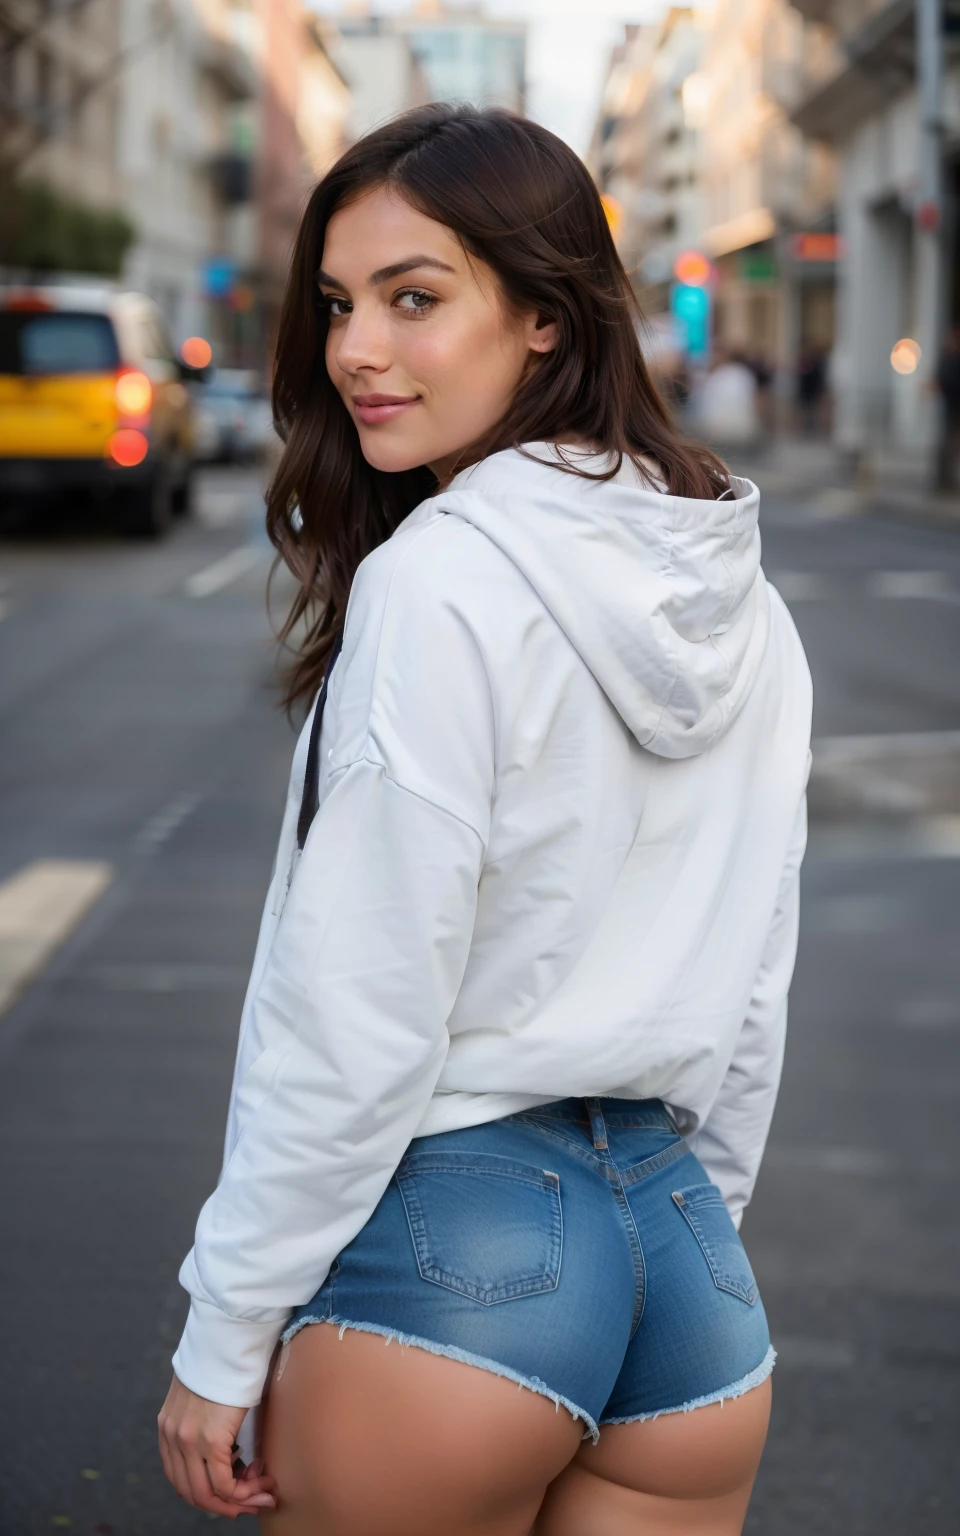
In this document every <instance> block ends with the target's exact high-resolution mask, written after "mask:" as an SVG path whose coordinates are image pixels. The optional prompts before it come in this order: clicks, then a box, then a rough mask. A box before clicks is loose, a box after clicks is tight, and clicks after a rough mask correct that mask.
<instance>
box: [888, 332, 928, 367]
mask: <svg viewBox="0 0 960 1536" xmlns="http://www.w3.org/2000/svg"><path fill="white" fill-rule="evenodd" d="M920 357H921V351H920V347H919V346H918V345H917V343H916V342H915V341H913V340H911V338H910V337H909V336H904V337H903V338H902V340H900V341H898V342H897V344H896V346H895V347H894V349H893V351H892V352H891V353H890V367H891V368H892V369H893V371H894V373H903V374H907V373H916V371H917V364H918V363H919V361H920Z"/></svg>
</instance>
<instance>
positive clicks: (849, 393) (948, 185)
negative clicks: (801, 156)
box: [794, 0, 960, 480]
mask: <svg viewBox="0 0 960 1536" xmlns="http://www.w3.org/2000/svg"><path fill="white" fill-rule="evenodd" d="M796 4H797V8H798V9H799V10H801V11H802V12H803V13H804V14H805V15H806V16H807V17H808V18H810V19H812V20H816V21H829V22H831V23H832V24H833V26H834V27H835V29H836V34H837V38H838V42H839V47H838V50H837V57H836V65H835V68H834V70H833V72H832V73H831V75H830V76H829V78H828V79H827V80H826V81H824V82H822V83H820V85H819V86H818V88H816V89H813V90H810V91H808V92H806V93H805V95H804V97H803V99H802V100H801V101H800V102H799V103H797V104H796V106H795V110H794V121H795V122H796V123H797V125H798V126H799V127H800V128H801V129H802V131H803V132H804V134H806V135H807V136H808V138H809V139H810V140H812V141H817V142H822V143H825V144H828V145H830V146H832V148H833V149H834V150H835V152H836V153H837V155H838V157H839V163H840V189H841V190H840V198H839V224H840V229H841V232H842V235H843V239H844V242H845V251H846V256H845V260H844V263H843V271H842V278H841V288H840V304H839V325H838V343H837V351H836V359H835V366H834V370H833V371H834V389H835V393H836V402H837V410H836V435H837V439H838V442H839V443H840V445H841V446H842V447H844V448H845V449H847V450H849V451H850V452H851V453H853V454H854V455H857V456H859V457H860V458H861V459H864V458H865V459H866V460H868V461H869V462H870V464H871V465H872V467H873V468H874V470H877V471H880V472H884V471H888V470H890V469H891V468H892V467H893V465H894V464H895V465H897V466H899V467H900V468H902V469H903V470H904V471H906V473H907V474H908V475H909V477H910V478H911V479H914V480H915V479H916V478H918V477H920V478H932V463H933V461H934V459H935V457H936V444H937V437H938V433H939V427H940V423H939V420H938V415H939V402H938V400H937V398H936V395H935V394H934V393H932V392H931V391H930V389H929V388H928V387H927V386H928V384H929V382H930V380H931V377H932V375H933V373H934V372H935V369H936V364H937V357H938V352H939V348H940V345H941V341H942V337H943V333H944V331H945V329H946V328H947V326H948V325H949V324H950V323H951V322H952V324H953V325H958V324H960V246H958V236H957V208H958V203H960V5H958V4H957V0H941V4H940V6H939V7H938V9H939V12H940V16H939V20H940V36H939V49H938V52H939V58H940V68H941V70H942V78H943V86H942V96H941V100H940V102H939V104H938V103H936V102H934V103H932V104H930V105H928V106H924V105H923V104H922V101H921V93H920V90H919V89H918V54H917V19H918V18H917V5H916V4H915V0H834V3H828V0H796ZM931 116H932V117H933V118H934V119H936V120H935V121H934V122H933V124H932V132H926V131H925V127H924V124H925V121H927V120H928V119H930V117H931ZM931 155H932V156H934V157H935V159H936V161H937V162H939V163H937V164H935V165H932V166H931V164H930V162H929V157H930V156H931ZM931 172H932V173H933V174H934V184H935V183H936V181H940V182H941V196H940V197H939V198H933V199H932V200H931V193H930V190H929V189H930V186H931V182H930V175H931ZM898 341H902V342H905V343H908V344H909V345H907V346H905V347H902V348H899V349H897V347H896V344H897V342H898Z"/></svg>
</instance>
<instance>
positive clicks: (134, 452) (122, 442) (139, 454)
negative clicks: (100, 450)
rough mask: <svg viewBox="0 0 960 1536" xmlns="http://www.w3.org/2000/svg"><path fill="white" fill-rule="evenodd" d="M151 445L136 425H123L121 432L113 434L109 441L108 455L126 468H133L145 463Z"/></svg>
mask: <svg viewBox="0 0 960 1536" xmlns="http://www.w3.org/2000/svg"><path fill="white" fill-rule="evenodd" d="M149 447H150V444H149V443H148V442H147V439H146V438H145V436H144V435H143V433H142V432H138V431H137V430H136V429H135V428H134V427H121V429H120V431H119V432H114V433H113V434H112V435H111V437H110V440H109V442H108V443H107V456H108V457H109V458H111V459H112V460H113V462H114V463H115V464H120V465H121V466H122V467H123V468H124V469H132V468H133V466H134V465H135V464H142V463H143V461H144V459H145V458H146V456H147V451H148V449H149Z"/></svg>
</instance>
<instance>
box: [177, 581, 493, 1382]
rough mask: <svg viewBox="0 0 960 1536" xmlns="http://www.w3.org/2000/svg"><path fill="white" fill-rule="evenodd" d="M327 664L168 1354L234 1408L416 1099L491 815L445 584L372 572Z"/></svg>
mask: <svg viewBox="0 0 960 1536" xmlns="http://www.w3.org/2000/svg"><path fill="white" fill-rule="evenodd" d="M385 563H386V562H385V561H382V562H380V565H381V566H383V565H384V564H385ZM394 564H395V562H394ZM386 575H387V576H393V577H395V576H396V571H395V570H394V569H393V568H392V567H391V568H389V569H388V570H387V572H386ZM385 585H386V591H384V586H385ZM394 629H397V630H398V631H399V639H394V635H393V631H394ZM337 671H340V672H341V676H340V677H339V678H337V675H336V671H335V673H334V674H333V677H332V679H331V704H332V705H333V708H332V710H331V715H332V717H333V719H332V722H331V730H330V733H329V734H328V730H327V721H326V720H325V722H324V733H323V738H322V741H323V746H324V758H325V761H326V763H327V766H328V777H327V781H326V786H325V789H324V792H323V798H322V803H321V806H320V810H319V812H318V814H317V816H316V818H315V820H314V823H313V826H312V828H311V830H310V834H309V836H308V838H307V842H306V846H305V848H304V851H303V853H302V855H301V857H300V860H299V863H298V865H297V867H296V870H295V873H294V876H293V880H292V882H291V886H290V891H289V894H288V897H287V900H286V904H285V907H284V910H283V913H282V915H281V918H280V922H279V925H278V929H277V934H276V939H275V941H274V944H273V947H272V950H271V953H270V956H269V958H268V961H267V964H266V967H265V971H264V975H263V979H262V981H261V983H260V985H259V987H258V989H257V993H256V997H255V1000H254V1004H253V1007H254V1009H255V1012H256V1015H257V1017H256V1029H257V1037H258V1039H259V1041H260V1042H263V1043H264V1045H265V1049H264V1050H263V1053H262V1055H261V1056H260V1057H259V1058H258V1060H257V1061H255V1062H254V1063H253V1066H252V1067H251V1069H250V1071H249V1072H248V1074H247V1077H248V1078H252V1079H253V1086H252V1087H248V1088H246V1089H245V1087H244V1084H243V1083H241V1084H240V1085H239V1088H238V1093H239V1095H240V1097H241V1099H243V1098H244V1094H245V1093H246V1094H247V1099H246V1106H245V1111H244V1112H242V1113H241V1119H240V1126H241V1129H240V1134H239V1139H238V1141H237V1143H236V1145H235V1147H234V1149H233V1151H232V1153H231V1155H230V1156H229V1158H228V1160H227V1162H226V1164H225V1166H224V1170H223V1173H222V1175H221V1179H220V1183H219V1185H218V1187H217V1189H216V1191H215V1192H214V1194H213V1195H211V1197H210V1199H209V1200H208V1201H207V1203H206V1204H205V1206H204V1207H203V1210H202V1212H201V1214H200V1218H199V1222H198V1225H197V1233H196V1241H195V1245H194V1248H193V1250H192V1251H191V1253H190V1254H189V1255H188V1257H187V1259H186V1261H185V1262H184V1265H183V1269H182V1271H181V1282H182V1284H183V1285H184V1286H185V1288H186V1289H187V1290H188V1291H189V1292H190V1295H191V1308H190V1315H189V1318H188V1321H187V1326H186V1330H185V1332H184V1335H183V1339H182V1341H181V1343H180V1347H179V1349H178V1351H177V1353H176V1356H175V1357H174V1368H175V1370H176V1372H177V1375H178V1376H179V1378H180V1379H181V1381H183V1382H184V1384H185V1385H186V1386H188V1387H189V1388H190V1389H191V1390H192V1391H194V1392H197V1393H199V1394H200V1395H201V1396H203V1397H206V1398H209V1399H211V1400H212V1401H214V1402H221V1403H227V1404H231V1405H234V1406H237V1407H249V1406H252V1405H254V1404H255V1403H257V1402H258V1401H259V1399H260V1396H261V1393H262V1389H263V1385H264V1380H265V1376H266V1372H267V1369H268V1366H269V1361H270V1357H271V1354H272V1352H273V1349H274V1346H275V1344H276V1341H277V1339H278V1337H279V1335H280V1333H281V1331H282V1328H283V1325H284V1323H285V1321H286V1319H287V1318H288V1316H289V1314H290V1312H291V1310H292V1309H293V1308H294V1307H296V1306H298V1305H300V1304H302V1303H303V1302H306V1301H308V1300H309V1299H310V1297H311V1296H312V1295H313V1294H314V1292H315V1291H316V1290H317V1289H318V1287H319V1286H320V1285H321V1284H322V1282H323V1280H324V1279H325V1278H326V1275H327V1272H328V1270H329V1268H330V1265H331V1263H332V1261H333V1259H334V1258H335V1257H336V1255H337V1253H339V1252H340V1250H341V1249H342V1248H343V1247H345V1245H346V1244H347V1243H349V1242H350V1241H351V1240H352V1238H353V1237H355V1236H356V1234H357V1233H358V1232H359V1231H360V1229H361V1228H362V1227H363V1226H364V1224H365V1223H366V1221H367V1220H368V1218H369V1216H370V1215H371V1213H372V1212H373V1210H374V1208H375V1206H376V1205H377V1202H378V1201H379V1199H380V1197H381V1196H382V1194H383V1192H384V1190H385V1189H386V1187H387V1184H388V1183H389V1181H390V1179H391V1177H392V1175H393V1173H394V1172H395V1170H396V1168H397V1165H398V1164H399V1162H400V1160H401V1158H402V1156H403V1153H404V1151H405V1149H406V1147H407V1145H408V1143H409V1141H410V1140H411V1138H412V1136H413V1134H414V1132H415V1131H416V1129H417V1126H418V1124H419V1122H420V1120H421V1118H422V1116H423V1114H424V1111H425V1109H426V1107H427V1104H428V1103H429V1100H430V1098H431V1095H432V1093H433V1089H434V1086H435V1084H436V1081H437V1078H438V1076H439V1074H440V1070H441V1068H442V1066H443V1063H444V1060H445V1058H446V1053H447V1048H448V1043H449V1037H448V1033H447V1027H446V1024H447V1018H448V1015H449V1013H450V1011H451V1008H452V1006H453V1002H454V1000H455V998H456V995H457V992H458V989H459V986H460V982H461V978H462V975H463V971H464V967H465V964H466V960H467V954H468V951H469V947H470V940H471V935H472V930H473V923H474V916H475V909H476V900H477V887H478V882H479V878H480V871H481V866H482V861H483V855H484V848H485V840H486V836H487V832H488V828H487V821H488V818H489V810H490V801H491V797H492V786H493V739H492V737H493V733H492V730H491V727H490V716H491V705H490V697H489V690H488V687H487V683H486V674H485V672H484V669H483V667H482V664H481V663H480V662H479V659H478V656H477V653H476V648H475V646H474V645H473V643H472V637H471V635H470V633H469V631H468V629H467V627H466V626H465V625H464V624H463V622H462V621H461V620H460V618H459V616H458V615H457V614H456V612H454V611H453V610H452V609H451V608H450V607H449V606H448V605H447V603H446V600H445V599H444V598H443V597H442V596H439V595H436V594H435V593H432V592H431V591H430V590H429V585H428V590H424V589H423V585H422V584H420V585H417V584H415V583H411V582H410V581H409V580H403V579H401V580H396V579H394V580H391V581H390V582H389V583H387V582H386V577H385V576H384V572H383V571H382V570H380V571H379V573H378V571H377V570H376V569H375V570H374V571H373V573H372V575H371V573H370V572H367V573H366V574H365V575H364V576H363V577H362V578H359V579H358V586H357V587H356V588H355V595H354V597H352V598H351V611H350V616H349V618H348V624H347V636H346V639H345V644H344V650H343V654H342V657H341V659H340V661H339V662H338V663H337ZM334 683H336V687H334V686H333V685H334ZM361 721H362V722H363V728H362V729H361V728H360V724H359V722H361ZM328 743H329V745H328ZM358 747H362V752H360V753H358ZM445 785H454V786H456V794H457V799H456V802H455V803H454V802H452V801H451V800H450V799H449V791H447V792H445V790H444V786H445Z"/></svg>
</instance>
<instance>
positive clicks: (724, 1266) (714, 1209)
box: [673, 1184, 760, 1307]
mask: <svg viewBox="0 0 960 1536" xmlns="http://www.w3.org/2000/svg"><path fill="white" fill-rule="evenodd" d="M673 1203H674V1205H675V1206H676V1207H677V1209H678V1210H679V1211H681V1212H682V1213H683V1215H684V1216H685V1217H686V1219H687V1223H688V1225H689V1226H690V1228H691V1230H692V1231H693V1234H694V1236H695V1237H696V1239H697V1242H698V1243H699V1244H700V1247H701V1248H702V1249H703V1254H704V1257H705V1259H706V1261H707V1263H708V1264H709V1266H710V1273H711V1274H712V1275H713V1279H714V1284H715V1285H716V1287H717V1289H718V1290H720V1291H729V1293H730V1295H731V1296H739V1298H740V1300H741V1301H745V1302H746V1303H747V1305H748V1306H750V1307H752V1306H753V1305H754V1303H755V1302H756V1300H757V1297H758V1295H759V1294H760V1293H759V1291H758V1290H757V1282H756V1280H755V1279H754V1278H753V1270H752V1269H751V1268H750V1260H749V1259H748V1258H747V1253H746V1249H745V1248H744V1246H743V1244H742V1243H741V1241H740V1236H739V1234H738V1232H737V1229H736V1227H735V1226H734V1224H733V1222H732V1221H731V1219H730V1212H729V1211H728V1210H727V1207H726V1205H725V1204H724V1201H723V1196H722V1195H721V1193H720V1191H719V1189H718V1188H717V1186H716V1184H695V1185H694V1186H693V1188H692V1189H678V1190H675V1191H674V1194H673Z"/></svg>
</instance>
